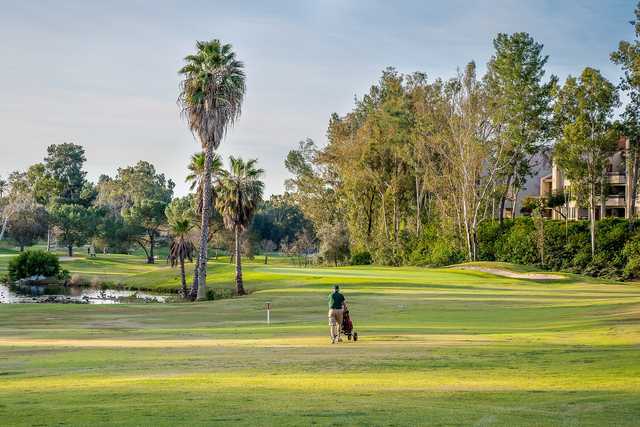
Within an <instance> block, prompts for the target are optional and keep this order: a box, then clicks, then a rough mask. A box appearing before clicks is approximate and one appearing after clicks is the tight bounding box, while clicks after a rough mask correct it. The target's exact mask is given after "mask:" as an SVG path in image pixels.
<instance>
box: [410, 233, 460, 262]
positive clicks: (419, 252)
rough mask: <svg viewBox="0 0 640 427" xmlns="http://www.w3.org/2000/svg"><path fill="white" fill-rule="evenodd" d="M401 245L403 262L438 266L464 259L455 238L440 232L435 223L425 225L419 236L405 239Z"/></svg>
mask: <svg viewBox="0 0 640 427" xmlns="http://www.w3.org/2000/svg"><path fill="white" fill-rule="evenodd" d="M403 246H404V248H405V255H404V257H405V263H406V264H410V265H419V266H432V267H439V266H443V265H450V264H456V263H459V262H462V261H463V260H464V254H463V252H462V251H461V250H460V248H459V247H458V246H457V244H456V240H455V239H453V238H451V237H450V236H445V235H444V234H442V230H441V229H440V227H438V226H436V225H435V224H430V225H428V226H425V227H424V228H423V229H422V233H421V234H420V236H419V237H415V236H414V237H409V238H407V239H405V242H403Z"/></svg>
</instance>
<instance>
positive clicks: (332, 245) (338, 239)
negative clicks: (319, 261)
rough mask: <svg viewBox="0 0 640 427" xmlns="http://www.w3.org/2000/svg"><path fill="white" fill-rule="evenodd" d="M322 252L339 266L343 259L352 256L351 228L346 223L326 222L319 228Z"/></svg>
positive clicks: (327, 258)
mask: <svg viewBox="0 0 640 427" xmlns="http://www.w3.org/2000/svg"><path fill="white" fill-rule="evenodd" d="M318 238H319V239H320V254H321V255H322V256H323V258H324V259H325V260H326V261H330V260H331V261H333V263H334V265H335V266H336V267H337V266H338V263H339V262H340V261H342V260H345V259H348V258H349V256H350V249H349V230H348V229H347V227H346V226H345V225H344V224H341V223H335V224H325V225H324V226H322V228H320V230H318Z"/></svg>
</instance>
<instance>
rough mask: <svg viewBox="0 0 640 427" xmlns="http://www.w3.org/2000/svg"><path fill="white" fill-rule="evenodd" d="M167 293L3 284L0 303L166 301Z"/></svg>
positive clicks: (0, 289) (0, 287) (1, 285)
mask: <svg viewBox="0 0 640 427" xmlns="http://www.w3.org/2000/svg"><path fill="white" fill-rule="evenodd" d="M168 298H169V297H168V296H166V295H155V294H150V293H146V292H140V291H125V290H117V289H94V288H80V287H64V286H51V285H49V286H31V285H4V284H0V303H2V304H21V303H58V304H121V303H125V302H126V303H151V302H158V303H164V302H167V299H168Z"/></svg>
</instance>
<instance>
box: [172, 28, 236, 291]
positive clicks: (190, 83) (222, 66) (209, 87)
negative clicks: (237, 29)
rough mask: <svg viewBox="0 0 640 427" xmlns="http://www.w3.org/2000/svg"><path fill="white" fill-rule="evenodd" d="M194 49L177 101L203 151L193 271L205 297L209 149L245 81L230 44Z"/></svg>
mask: <svg viewBox="0 0 640 427" xmlns="http://www.w3.org/2000/svg"><path fill="white" fill-rule="evenodd" d="M196 49H197V51H196V53H195V54H193V55H189V56H187V57H185V59H184V60H185V63H186V64H185V65H184V67H182V68H181V69H180V71H179V73H180V74H182V75H183V76H184V79H183V81H182V83H181V84H180V95H179V98H178V102H179V104H180V105H181V108H182V115H183V116H184V117H185V118H186V119H187V122H188V123H189V128H190V129H191V132H192V133H193V134H194V136H196V137H197V139H198V140H199V141H200V144H201V145H202V148H203V150H204V153H205V162H204V175H203V177H204V183H203V187H202V189H203V191H202V215H201V227H200V251H199V255H198V260H199V262H198V265H199V268H198V272H197V274H198V282H199V284H200V286H198V299H205V298H206V279H207V258H208V256H207V236H208V234H209V216H210V211H211V165H212V163H213V152H214V150H215V149H217V148H218V146H219V145H220V142H221V141H222V139H223V137H224V135H225V134H226V132H227V130H228V128H229V127H230V126H232V125H233V124H234V123H235V121H236V120H237V119H238V118H239V117H240V113H241V106H242V100H243V99H244V94H245V91H246V85H245V74H244V64H243V63H242V62H240V61H238V60H237V59H236V55H235V52H233V49H232V47H231V45H230V44H222V43H221V42H220V40H217V39H214V40H211V41H208V42H201V41H199V42H196Z"/></svg>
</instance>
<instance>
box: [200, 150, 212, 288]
mask: <svg viewBox="0 0 640 427" xmlns="http://www.w3.org/2000/svg"><path fill="white" fill-rule="evenodd" d="M212 163H213V141H209V143H208V144H207V145H206V147H205V158H204V182H203V186H202V221H201V223H200V251H199V253H198V258H199V262H198V265H197V267H198V271H197V274H198V294H197V299H198V300H205V299H207V258H208V253H207V243H208V240H209V217H210V216H211V164H212Z"/></svg>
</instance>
